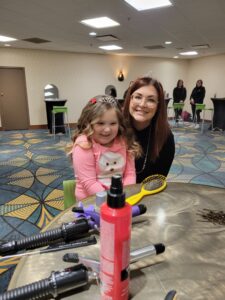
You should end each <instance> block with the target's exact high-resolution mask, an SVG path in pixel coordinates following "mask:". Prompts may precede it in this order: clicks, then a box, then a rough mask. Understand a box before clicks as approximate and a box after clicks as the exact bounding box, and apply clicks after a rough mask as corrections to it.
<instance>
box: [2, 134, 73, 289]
mask: <svg viewBox="0 0 225 300" xmlns="http://www.w3.org/2000/svg"><path fill="white" fill-rule="evenodd" d="M67 143H68V140H67V139H66V138H65V137H64V136H57V137H56V139H55V140H54V139H53V138H52V137H51V135H49V134H48V132H47V131H45V130H35V131H19V132H18V131H7V132H3V131H0V195H1V197H0V225H1V232H0V240H16V239H20V238H23V237H25V236H29V235H32V234H34V233H38V232H39V231H40V230H41V229H42V228H44V227H45V226H46V225H47V224H48V223H49V222H50V221H51V220H52V219H53V218H54V216H56V215H57V214H59V213H60V212H61V211H62V210H63V191H62V182H63V180H66V179H71V178H73V177H74V176H73V170H72V168H71V164H70V161H69V159H68V157H67V156H66V155H65V146H66V145H67ZM17 262H18V259H9V260H4V261H3V262H0V279H1V281H0V291H2V290H4V289H5V288H6V284H7V282H8V280H9V278H10V276H11V274H12V270H13V269H14V267H15V265H16V264H17Z"/></svg>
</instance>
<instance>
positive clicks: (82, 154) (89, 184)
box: [73, 145, 105, 195]
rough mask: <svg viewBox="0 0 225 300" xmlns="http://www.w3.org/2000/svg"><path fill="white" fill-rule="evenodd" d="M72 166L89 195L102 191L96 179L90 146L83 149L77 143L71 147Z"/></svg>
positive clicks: (102, 188)
mask: <svg viewBox="0 0 225 300" xmlns="http://www.w3.org/2000/svg"><path fill="white" fill-rule="evenodd" d="M73 168H74V173H75V176H76V177H77V178H79V182H80V183H81V185H82V186H83V187H84V189H85V190H86V191H87V193H88V194H89V195H93V194H96V193H97V192H100V191H104V190H105V188H104V187H103V186H102V184H101V183H100V182H99V181H98V180H97V175H96V162H95V158H94V154H93V151H92V148H90V149H83V148H82V147H80V146H79V145H77V146H75V147H74V148H73Z"/></svg>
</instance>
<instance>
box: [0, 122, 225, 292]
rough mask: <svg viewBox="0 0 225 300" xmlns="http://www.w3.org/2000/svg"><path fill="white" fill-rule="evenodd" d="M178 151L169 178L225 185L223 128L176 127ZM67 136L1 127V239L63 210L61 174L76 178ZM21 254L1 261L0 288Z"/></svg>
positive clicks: (29, 230)
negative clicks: (202, 131)
mask: <svg viewBox="0 0 225 300" xmlns="http://www.w3.org/2000/svg"><path fill="white" fill-rule="evenodd" d="M172 131H173V133H174V137H175V142H176V154H175V159H174V162H173V164H172V167H171V170H170V173H169V175H168V178H167V181H168V184H169V182H190V183H195V184H205V185H211V186H216V187H221V188H224V187H225V134H224V133H222V132H211V131H208V130H205V132H204V134H201V132H200V130H194V129H191V128H189V127H187V126H179V127H178V128H174V127H172ZM68 144H69V140H68V138H66V137H65V136H64V135H57V137H56V139H55V140H54V139H53V138H52V136H51V135H50V134H49V133H48V131H46V130H33V131H7V132H4V131H0V226H1V231H0V240H2V241H3V240H4V241H7V240H16V239H20V238H23V237H25V236H30V235H32V234H35V233H38V232H39V231H40V230H41V229H42V228H44V227H45V226H46V225H47V224H48V223H49V222H50V221H51V220H52V219H53V218H54V217H55V216H56V215H57V214H59V213H60V212H61V211H62V210H63V187H62V182H63V180H67V179H73V178H74V174H73V169H72V166H71V162H70V159H69V158H68V156H67V155H66V152H65V148H66V146H68ZM18 261H19V259H18V258H11V259H5V260H3V261H0V292H2V291H4V290H5V289H6V288H7V284H8V282H9V280H10V277H11V275H12V272H13V270H14V268H15V266H16V264H17V263H18Z"/></svg>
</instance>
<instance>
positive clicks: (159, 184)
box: [126, 174, 167, 205]
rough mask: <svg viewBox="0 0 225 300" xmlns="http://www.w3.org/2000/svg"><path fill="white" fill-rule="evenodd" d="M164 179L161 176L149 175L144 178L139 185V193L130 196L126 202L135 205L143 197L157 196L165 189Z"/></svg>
mask: <svg viewBox="0 0 225 300" xmlns="http://www.w3.org/2000/svg"><path fill="white" fill-rule="evenodd" d="M166 185H167V184H166V177H165V176H163V175H159V174H156V175H151V176H149V177H147V178H145V179H144V180H143V181H142V183H141V191H140V192H139V193H137V194H135V195H132V196H130V197H128V198H127V199H126V202H127V203H129V204H130V205H135V204H137V203H138V202H139V201H141V199H142V198H143V197H144V196H147V195H153V194H157V193H159V192H161V191H163V190H164V189H165V188H166Z"/></svg>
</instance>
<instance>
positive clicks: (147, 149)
mask: <svg viewBox="0 0 225 300" xmlns="http://www.w3.org/2000/svg"><path fill="white" fill-rule="evenodd" d="M150 136H151V127H150V129H149V133H148V143H147V148H146V152H145V158H144V162H143V165H142V168H141V170H139V171H137V170H136V174H140V173H142V172H143V171H144V169H145V167H146V163H147V158H148V151H149V146H150Z"/></svg>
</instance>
